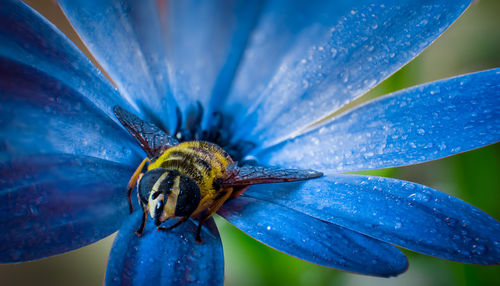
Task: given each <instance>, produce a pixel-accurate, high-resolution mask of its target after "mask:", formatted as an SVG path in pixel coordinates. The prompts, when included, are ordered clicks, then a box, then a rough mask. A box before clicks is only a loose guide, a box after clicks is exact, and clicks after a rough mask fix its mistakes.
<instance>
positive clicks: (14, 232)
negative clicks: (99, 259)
mask: <svg viewBox="0 0 500 286" xmlns="http://www.w3.org/2000/svg"><path fill="white" fill-rule="evenodd" d="M132 172H133V169H130V168H126V167H123V166H121V165H119V164H116V163H112V162H109V161H105V160H101V159H97V158H91V157H86V156H75V155H36V156H29V157H25V158H19V160H15V161H11V162H1V163H0V178H1V179H0V227H1V229H0V233H1V235H0V262H1V263H8V262H20V261H27V260H33V259H38V258H43V257H47V256H51V255H55V254H60V253H63V252H67V251H70V250H73V249H76V248H79V247H82V246H85V245H87V244H90V243H92V242H95V241H97V240H99V239H101V238H103V237H105V236H107V235H109V234H111V233H112V232H114V231H116V229H118V228H119V227H120V224H121V221H122V219H123V218H125V217H126V215H127V213H128V203H127V199H126V194H125V188H124V186H126V184H127V181H128V179H129V178H130V174H131V173H132Z"/></svg>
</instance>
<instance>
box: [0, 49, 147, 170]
mask: <svg viewBox="0 0 500 286" xmlns="http://www.w3.org/2000/svg"><path fill="white" fill-rule="evenodd" d="M54 153H65V154H76V155H86V156H92V157H96V158H100V159H105V160H110V161H114V162H117V163H121V164H125V165H128V166H134V165H136V164H137V163H138V161H139V160H140V157H139V154H142V151H141V150H140V148H139V147H138V145H137V143H135V142H134V141H133V138H132V137H131V136H129V135H128V134H127V132H126V131H125V130H124V129H123V128H121V127H120V126H118V125H117V123H115V122H114V121H113V120H112V119H111V118H109V117H108V116H107V115H106V114H105V113H104V112H103V111H102V110H100V109H98V108H97V107H96V106H95V105H93V104H92V102H90V101H89V100H87V99H86V97H84V96H82V94H80V93H78V92H75V91H74V90H73V89H72V88H71V87H68V86H66V85H65V84H64V82H61V81H60V80H58V79H55V78H52V77H49V76H47V75H45V74H43V73H41V72H40V71H39V70H37V69H34V68H31V67H28V66H25V65H23V64H20V63H18V62H14V61H10V60H7V59H5V58H1V57H0V162H3V163H5V162H8V161H10V160H15V159H16V158H18V157H26V156H27V155H36V154H54Z"/></svg>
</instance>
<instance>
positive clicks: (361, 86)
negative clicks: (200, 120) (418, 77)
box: [225, 0, 470, 145]
mask: <svg viewBox="0 0 500 286" xmlns="http://www.w3.org/2000/svg"><path fill="white" fill-rule="evenodd" d="M384 2H385V3H383V4H378V3H377V4H375V3H374V2H373V1H370V0H359V1H351V0H346V1H327V2H325V1H321V0H318V1H307V2H305V1H304V2H302V1H287V0H283V1H273V2H272V3H270V4H269V5H268V6H266V9H265V10H264V12H263V14H262V16H261V20H260V22H259V25H258V26H257V27H256V29H255V31H254V32H253V33H252V38H251V39H250V41H249V45H248V49H247V50H246V52H245V55H244V58H243V62H242V64H241V66H240V68H239V70H238V77H237V79H236V81H235V83H234V85H233V92H232V94H231V101H230V102H228V104H227V106H226V107H225V111H227V112H228V113H231V114H234V116H235V117H238V118H240V119H241V120H239V121H238V124H235V126H234V130H235V131H236V132H237V135H236V137H235V140H240V139H241V138H243V139H248V140H252V141H254V142H258V143H259V144H263V145H268V144H271V143H276V142H278V141H281V140H283V139H286V138H288V137H290V136H293V135H294V134H297V132H300V131H301V130H302V129H304V128H306V127H308V126H309V125H311V124H312V123H314V122H316V121H318V120H319V119H321V118H323V117H325V116H327V115H328V114H330V113H332V112H333V111H335V110H337V109H338V108H339V107H341V106H342V105H344V104H346V103H348V102H350V101H351V100H353V99H354V98H356V97H358V96H360V95H362V94H364V93H365V92H366V91H368V90H369V89H370V88H372V87H374V86H375V85H376V84H377V83H379V82H380V81H382V80H384V79H385V78H387V77H388V76H389V75H391V74H392V73H394V72H395V71H397V70H398V69H399V68H401V67H402V66H403V65H405V64H406V63H407V62H409V61H410V60H411V59H413V58H414V57H415V56H416V55H418V54H419V53H420V52H421V51H422V50H423V49H424V48H425V47H427V46H428V45H429V44H430V43H432V41H434V40H435V39H436V38H437V37H438V36H439V35H440V34H441V33H442V32H443V31H444V30H445V29H446V28H447V27H448V26H449V25H450V24H451V23H452V22H453V21H454V20H455V19H456V18H457V17H458V16H459V15H460V14H461V13H462V12H463V11H464V10H465V9H466V7H467V6H468V5H469V3H470V1H469V0H460V1H446V0H439V1H435V0H429V1H412V0H406V1H400V0H393V1H384ZM249 107H250V108H249ZM245 113H246V116H241V115H240V114H245Z"/></svg>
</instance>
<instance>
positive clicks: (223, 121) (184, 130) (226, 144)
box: [173, 101, 256, 165]
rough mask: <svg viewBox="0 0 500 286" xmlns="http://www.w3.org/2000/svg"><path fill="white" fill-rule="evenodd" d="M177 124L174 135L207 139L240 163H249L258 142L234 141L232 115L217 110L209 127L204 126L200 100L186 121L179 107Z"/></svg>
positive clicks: (186, 139) (179, 137)
mask: <svg viewBox="0 0 500 286" xmlns="http://www.w3.org/2000/svg"><path fill="white" fill-rule="evenodd" d="M176 111H177V126H176V128H175V131H174V133H173V136H174V137H175V138H177V140H179V142H184V141H194V140H196V141H207V142H211V143H214V144H217V145H219V146H220V147H221V148H222V149H224V150H225V151H226V152H227V153H228V154H229V155H230V156H231V158H232V159H233V160H234V161H235V162H238V164H240V165H241V164H243V163H249V162H247V161H244V159H243V158H244V157H245V155H247V154H248V153H249V152H250V151H251V150H252V149H253V148H254V147H255V146H256V144H255V143H253V142H250V141H245V140H241V141H238V142H232V140H231V138H232V132H231V131H230V125H231V124H230V123H231V122H230V117H229V116H225V115H224V114H223V113H221V112H219V111H217V112H214V113H213V114H212V120H211V122H210V124H209V126H208V127H206V128H203V127H202V120H203V116H204V109H203V106H202V105H201V103H200V102H199V101H197V102H196V108H195V110H194V111H192V112H188V114H187V116H186V120H185V122H183V120H182V112H181V111H180V109H179V108H178V107H177V110H176Z"/></svg>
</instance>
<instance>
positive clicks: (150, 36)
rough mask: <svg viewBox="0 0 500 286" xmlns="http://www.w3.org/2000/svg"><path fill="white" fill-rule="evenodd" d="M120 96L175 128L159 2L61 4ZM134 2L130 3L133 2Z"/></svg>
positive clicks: (96, 1) (162, 123) (159, 122)
mask: <svg viewBox="0 0 500 286" xmlns="http://www.w3.org/2000/svg"><path fill="white" fill-rule="evenodd" d="M58 2H59V4H60V5H61V8H62V9H63V11H64V13H65V14H66V16H67V17H68V19H69V20H70V22H71V24H72V25H73V27H74V28H75V30H76V31H77V32H78V34H79V35H80V37H81V38H82V40H83V42H84V43H85V45H86V46H87V48H88V49H89V50H90V51H91V52H92V55H93V56H94V57H95V58H96V59H97V61H98V62H99V64H100V65H101V66H102V67H103V68H104V70H106V72H107V73H108V74H109V75H110V77H111V78H112V79H113V82H114V83H115V84H116V85H117V87H118V89H119V90H120V91H121V93H122V94H123V95H124V96H125V97H126V98H127V99H129V100H130V101H131V102H134V103H135V104H137V106H136V108H138V109H139V110H140V111H141V113H142V114H141V115H142V117H144V118H147V119H148V120H154V121H156V122H157V123H158V124H159V125H162V126H164V127H166V128H170V130H172V128H174V126H175V107H176V103H175V100H174V99H173V97H172V93H171V91H170V86H169V84H168V68H167V62H166V58H165V45H164V42H163V39H162V37H161V32H160V30H161V27H160V19H159V18H158V17H156V15H157V14H158V12H157V11H156V7H155V2H154V1H145V2H144V1H128V2H127V1H112V0H109V1H101V0H95V1H92V0H90V1H65V0H61V1H58ZM129 2H130V3H129Z"/></svg>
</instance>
